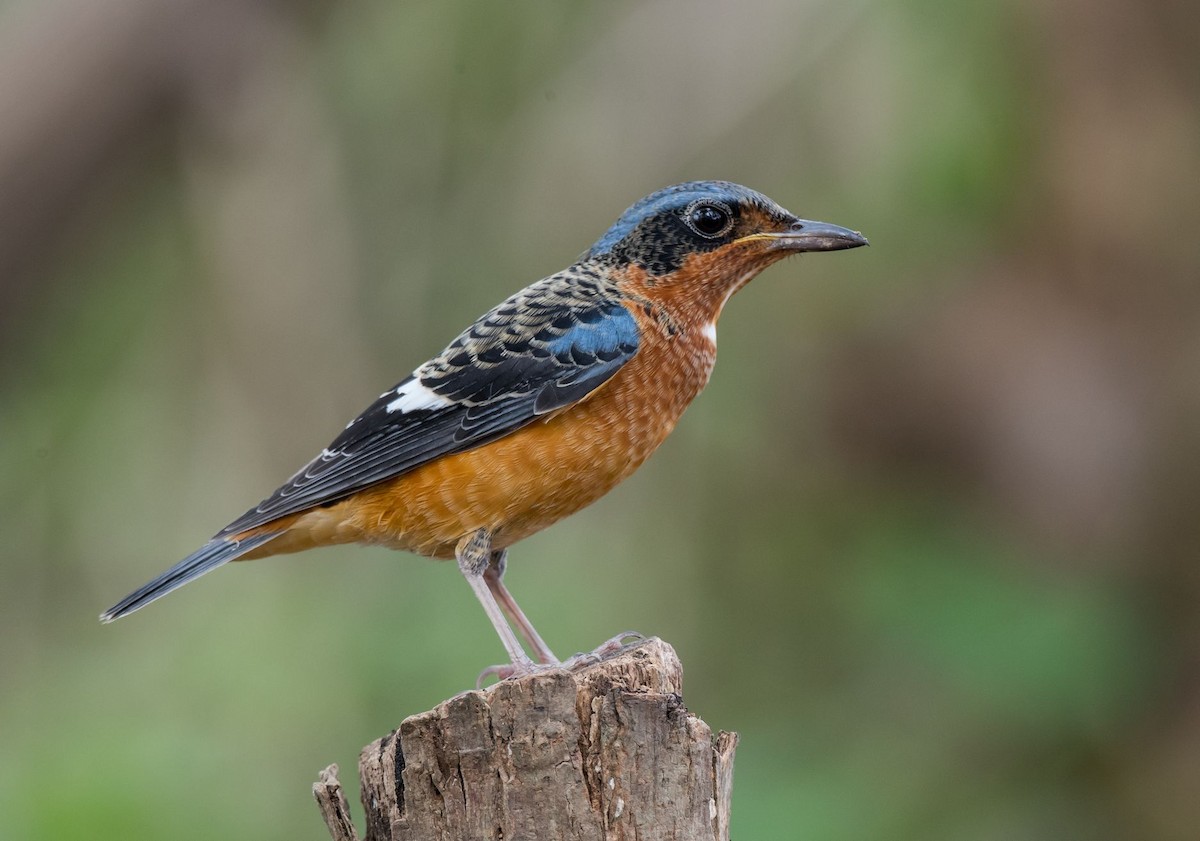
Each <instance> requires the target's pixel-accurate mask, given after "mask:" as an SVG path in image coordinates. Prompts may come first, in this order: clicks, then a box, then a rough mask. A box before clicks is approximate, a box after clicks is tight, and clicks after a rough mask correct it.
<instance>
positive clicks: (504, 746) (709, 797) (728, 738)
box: [313, 639, 737, 841]
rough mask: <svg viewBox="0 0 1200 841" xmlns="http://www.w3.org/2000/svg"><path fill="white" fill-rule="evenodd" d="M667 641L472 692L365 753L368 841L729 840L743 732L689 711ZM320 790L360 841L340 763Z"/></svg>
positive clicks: (347, 835)
mask: <svg viewBox="0 0 1200 841" xmlns="http://www.w3.org/2000/svg"><path fill="white" fill-rule="evenodd" d="M682 688H683V668H682V666H681V665H680V663H679V658H678V657H676V655H675V651H674V649H672V648H671V646H669V645H667V644H666V643H665V642H663V641H662V640H659V639H648V640H644V641H642V642H640V643H637V644H635V645H632V646H627V647H626V648H624V649H622V650H621V651H620V652H618V653H617V654H615V655H613V656H611V657H609V658H606V659H604V660H602V661H599V662H595V663H590V664H587V665H585V666H582V667H579V668H576V669H575V670H573V671H564V670H561V669H555V670H551V671H546V672H541V673H538V674H533V675H527V676H525V677H520V678H516V679H513V680H506V681H502V682H501V683H498V684H496V685H495V686H491V687H489V688H487V689H485V690H483V691H477V692H464V693H462V694H461V695H457V696H455V697H454V698H451V699H449V700H448V701H443V702H442V703H441V704H439V705H438V706H437V707H435V708H434V709H432V710H430V711H429V712H425V713H421V714H419V715H414V716H412V717H410V718H408V719H405V720H404V722H403V723H401V725H400V727H399V729H398V730H394V731H392V732H391V733H389V734H388V735H386V736H384V737H383V738H381V739H379V740H377V741H375V742H372V743H371V744H369V745H367V746H366V747H365V748H363V750H362V753H361V754H360V756H359V763H358V767H359V776H360V779H361V781H362V802H363V808H364V809H365V810H366V814H367V822H366V828H367V834H366V841H434V839H436V841H476V840H478V841H538V839H548V840H549V839H553V841H585V839H586V841H618V839H630V841H632V840H633V839H637V840H638V841H727V839H728V838H729V809H730V797H731V795H732V790H733V753H734V748H735V747H736V745H737V734H735V733H724V732H722V733H719V734H717V735H716V736H715V737H714V735H713V732H712V730H711V729H710V728H709V726H708V725H707V724H705V723H704V722H703V721H701V720H700V719H699V718H697V717H696V716H694V715H692V714H691V713H689V712H688V711H687V709H686V708H685V707H684V706H683V698H682V697H681V694H680V693H681V692H682ZM313 794H314V795H315V797H316V799H317V803H318V805H319V806H320V809H321V814H322V816H323V817H324V818H325V823H326V825H327V826H328V827H329V832H330V834H331V835H332V836H333V839H334V841H358V834H357V833H356V831H355V829H354V825H353V823H352V822H351V820H350V808H349V804H348V803H347V801H346V796H345V794H344V793H343V791H342V787H341V784H340V783H339V782H338V780H337V766H336V765H331V766H329V768H326V769H325V771H323V772H322V773H321V779H320V781H319V782H317V783H316V784H314V786H313Z"/></svg>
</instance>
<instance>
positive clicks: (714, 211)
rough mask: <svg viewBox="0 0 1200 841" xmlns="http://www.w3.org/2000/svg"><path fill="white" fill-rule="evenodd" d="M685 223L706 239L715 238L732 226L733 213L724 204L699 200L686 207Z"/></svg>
mask: <svg viewBox="0 0 1200 841" xmlns="http://www.w3.org/2000/svg"><path fill="white" fill-rule="evenodd" d="M684 218H685V219H686V220H687V225H688V227H689V228H691V229H692V230H693V231H695V232H696V233H698V234H699V235H700V236H702V237H704V238H706V239H716V238H717V237H719V236H721V235H722V234H724V233H728V231H729V229H730V228H731V227H732V226H733V214H732V213H730V212H729V208H727V207H725V206H724V205H720V204H715V203H713V202H700V203H698V204H694V205H692V206H691V207H689V208H688V211H687V214H686V215H685V216H684Z"/></svg>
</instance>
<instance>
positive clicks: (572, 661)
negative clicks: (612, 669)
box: [562, 631, 646, 672]
mask: <svg viewBox="0 0 1200 841" xmlns="http://www.w3.org/2000/svg"><path fill="white" fill-rule="evenodd" d="M645 638H646V635H645V634H642V633H638V632H637V631H622V632H621V633H619V634H617V635H616V636H615V637H613V638H612V639H608V640H605V641H604V642H602V643H600V645H598V646H596V648H594V649H593V650H592V651H581V652H580V653H578V654H576V655H575V656H574V657H569V658H567V659H566V660H564V661H563V663H562V668H564V669H566V670H567V671H569V672H571V671H574V670H576V669H581V668H583V667H584V666H594V665H595V664H597V663H600V662H603V661H604V660H607V659H608V658H609V657H612V656H613V655H614V654H618V653H620V652H621V651H624V650H625V649H626V648H627V647H628V646H630V645H635V644H637V643H639V642H641V641H642V640H644V639H645ZM626 640H628V642H626Z"/></svg>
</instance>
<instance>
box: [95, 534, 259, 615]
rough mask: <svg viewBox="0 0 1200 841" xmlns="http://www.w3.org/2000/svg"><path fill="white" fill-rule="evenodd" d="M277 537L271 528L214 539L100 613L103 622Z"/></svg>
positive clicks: (137, 608)
mask: <svg viewBox="0 0 1200 841" xmlns="http://www.w3.org/2000/svg"><path fill="white" fill-rule="evenodd" d="M278 536H279V532H277V531H270V532H265V533H262V534H255V535H251V536H250V537H243V538H242V539H241V540H227V539H225V538H220V537H218V538H214V539H212V540H210V541H209V542H208V543H206V544H204V545H203V546H201V547H200V548H199V549H197V550H196V551H195V552H193V553H192V554H190V555H188V556H187V557H186V558H184V559H183V560H182V561H180V562H179V563H177V564H175V566H173V567H171V568H170V569H169V570H167V571H166V572H164V573H163V574H162V575H160V576H158V578H155V579H154V580H153V581H151V582H149V583H147V584H143V585H142V586H141V587H139V588H138V589H136V590H134V591H133V592H132V593H130V594H129V595H128V596H126V597H125V598H123V599H121V600H120V601H119V602H117V603H116V604H115V605H113V606H112V607H110V608H109V609H108V610H106V611H104V612H103V613H101V614H100V621H101V622H112V621H113V620H114V619H120V618H121V617H122V616H127V615H129V614H130V613H133V612H134V611H135V610H141V609H142V608H143V607H145V606H146V605H148V604H150V602H152V601H154V600H155V599H161V598H162V597H163V596H165V595H166V594H167V593H169V592H171V591H172V590H176V589H178V588H180V587H182V586H183V585H184V584H187V583H188V582H189V581H191V580H192V579H194V578H199V577H200V576H202V575H204V573H206V572H208V571H209V570H213V569H216V568H217V567H219V566H220V565H221V564H223V563H225V562H226V561H232V560H234V559H236V558H238V557H240V556H242V555H244V554H246V553H247V552H249V551H250V550H251V549H255V548H257V547H259V546H262V545H263V544H264V543H266V542H267V541H269V540H271V539H273V538H275V537H278Z"/></svg>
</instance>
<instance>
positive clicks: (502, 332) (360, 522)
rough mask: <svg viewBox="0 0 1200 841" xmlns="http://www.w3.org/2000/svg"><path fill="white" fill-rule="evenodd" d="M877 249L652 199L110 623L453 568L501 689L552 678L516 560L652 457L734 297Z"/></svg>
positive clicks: (831, 233) (858, 238) (740, 203)
mask: <svg viewBox="0 0 1200 841" xmlns="http://www.w3.org/2000/svg"><path fill="white" fill-rule="evenodd" d="M867 244H868V242H867V240H866V238H865V237H863V235H862V234H861V233H859V232H858V231H854V230H850V229H848V228H843V227H840V226H838V225H832V224H828V223H824V222H815V221H810V220H806V219H801V218H798V217H797V216H795V215H793V214H792V213H790V212H788V211H787V210H785V209H784V208H783V207H781V206H780V205H779V204H777V203H776V202H774V201H773V200H771V199H769V198H767V197H766V196H765V195H763V194H762V193H759V192H756V191H754V190H752V189H750V188H748V187H743V186H741V185H739V184H734V183H731V182H728V181H689V182H686V183H682V184H676V185H673V186H670V187H666V188H664V189H660V190H658V191H656V192H653V193H651V194H649V195H647V196H645V197H644V198H642V199H640V200H638V201H637V202H635V203H634V204H633V205H631V206H630V207H629V208H628V209H627V210H625V212H624V213H622V214H621V215H620V217H619V218H618V219H617V221H616V222H615V223H614V224H613V225H612V227H610V228H609V229H608V231H607V232H605V234H604V235H603V236H602V237H600V239H599V240H597V241H596V243H595V244H594V245H592V247H591V248H589V249H588V250H587V251H586V252H584V253H583V254H582V256H580V257H579V258H578V259H577V260H576V261H575V262H574V263H573V264H572V265H570V266H569V267H567V268H566V269H563V270H562V271H559V272H557V273H555V274H552V275H550V276H548V277H545V278H543V279H541V280H538V281H536V282H535V283H533V284H531V285H529V286H527V287H525V288H524V289H522V290H520V291H519V292H517V293H515V294H513V295H512V296H511V297H509V298H508V299H506V300H505V301H503V302H502V303H500V304H499V305H498V306H496V307H494V308H493V309H491V310H489V311H488V312H486V313H484V314H483V315H482V316H480V317H479V318H478V319H477V320H476V321H475V322H474V323H473V324H471V325H470V326H469V327H468V328H467V329H466V330H464V331H463V332H462V333H461V334H459V335H458V336H457V337H456V338H455V339H454V340H453V341H451V342H450V344H449V345H448V346H447V347H446V348H445V350H443V351H442V352H441V353H439V354H438V355H436V356H434V357H433V358H432V359H430V360H428V361H427V362H425V363H424V364H422V365H420V366H418V367H417V368H416V369H415V370H414V371H413V372H412V373H411V374H409V375H408V376H407V377H405V378H404V379H402V380H401V381H400V382H399V383H397V384H396V385H395V386H393V387H392V388H390V389H388V390H387V391H385V392H383V394H381V395H380V396H379V398H378V399H377V400H376V401H375V402H374V403H372V404H371V405H370V406H369V407H368V408H367V409H366V410H365V411H364V412H362V413H361V414H360V415H358V416H357V417H356V418H354V419H353V420H352V421H350V423H349V424H348V425H347V426H346V427H345V429H343V430H342V432H341V433H340V434H339V435H338V436H337V437H336V438H335V439H334V440H333V442H332V443H331V444H330V445H329V446H328V447H326V448H325V449H324V450H322V451H321V453H320V454H319V455H318V456H317V457H316V458H314V459H312V460H311V461H310V462H308V463H307V464H306V465H305V466H304V467H302V468H301V469H300V470H299V471H297V472H296V473H295V474H294V475H293V476H292V477H291V478H290V479H288V480H287V481H286V482H285V483H284V484H282V485H281V486H280V487H279V488H277V489H276V490H275V491H274V492H273V493H272V494H271V495H270V496H268V497H267V498H266V499H264V500H263V501H262V502H260V503H259V504H258V505H256V506H255V507H253V508H251V509H250V510H248V511H247V512H246V513H245V514H243V515H242V516H240V517H238V518H237V519H236V520H234V521H233V522H231V523H229V524H228V525H227V526H225V527H224V528H223V529H221V530H220V531H219V532H217V533H216V534H215V535H214V536H213V537H212V539H211V540H209V541H208V542H207V543H205V544H204V545H203V546H201V547H200V548H199V549H197V550H196V551H195V552H193V553H192V554H190V555H188V556H187V557H186V558H184V559H183V560H181V561H179V562H178V563H177V564H175V565H174V566H172V567H171V568H170V569H168V570H166V571H165V572H163V573H162V574H161V575H159V576H158V577H156V578H154V579H153V580H151V581H150V582H148V583H147V584H145V585H143V586H142V587H140V588H138V589H137V590H135V591H134V592H132V593H130V594H129V595H128V596H126V597H125V598H123V599H121V600H120V601H119V602H117V603H116V604H115V605H113V606H112V607H111V608H109V609H108V610H107V611H105V612H104V613H103V614H101V616H100V619H101V621H102V622H111V621H113V620H116V619H119V618H121V617H123V616H127V615H128V614H130V613H133V612H134V611H136V610H140V609H141V608H143V607H145V606H146V605H148V604H150V603H151V602H153V601H155V600H157V599H159V598H161V597H162V596H165V595H166V594H167V593H170V592H172V591H173V590H175V589H177V588H179V587H181V586H183V585H184V584H186V583H188V582H190V581H192V580H194V579H196V578H198V577H200V576H201V575H204V574H205V573H207V572H210V571H211V570H213V569H216V568H217V567H219V566H222V565H223V564H225V563H227V562H229V561H234V560H251V559H255V558H264V557H268V556H271V555H279V554H283V553H291V552H298V551H301V550H304V549H310V548H314V547H320V546H331V545H336V544H346V543H359V544H367V545H380V546H386V547H389V548H392V549H398V550H405V551H408V552H411V553H415V554H417V555H421V556H425V557H428V558H434V559H442V560H450V559H454V560H455V561H457V564H458V567H459V570H460V571H461V572H462V574H463V576H464V578H465V579H466V580H467V582H468V583H469V584H470V586H471V589H472V590H473V592H474V594H475V596H476V597H477V598H478V600H479V602H480V603H481V604H482V606H483V608H484V611H485V613H486V614H487V617H488V619H489V620H490V622H491V624H492V625H493V627H494V628H495V630H496V632H497V634H498V635H499V637H500V641H501V642H502V643H503V645H504V648H505V651H506V653H507V655H508V658H509V661H510V663H509V664H508V665H506V666H497V667H493V668H494V669H496V670H497V672H496V673H497V674H498V675H499V676H501V677H511V676H514V675H520V674H526V673H529V672H532V671H534V670H536V669H539V668H547V667H552V666H555V665H558V664H559V663H560V661H559V660H558V659H557V658H556V657H555V656H554V653H553V652H552V651H551V649H550V648H549V647H548V646H547V644H546V642H545V641H544V640H543V639H542V637H541V636H540V635H539V634H538V633H537V631H536V629H535V628H534V627H533V625H532V623H531V622H530V621H529V619H528V618H527V617H526V615H525V614H524V612H523V611H522V610H521V608H520V607H519V606H518V605H517V602H516V600H515V599H514V598H513V597H512V594H511V593H510V592H509V591H508V588H507V587H506V586H505V584H504V580H503V579H504V572H505V569H506V568H507V563H508V550H509V547H511V546H512V545H513V544H515V543H516V542H518V541H520V540H521V539H523V538H525V537H528V536H530V535H532V534H534V533H535V532H538V531H541V530H542V529H544V528H546V527H548V526H550V525H552V524H554V523H555V522H557V521H559V520H560V519H562V518H564V517H566V516H568V515H570V514H573V513H575V512H577V511H579V510H580V509H582V508H584V507H586V506H587V505H589V504H591V503H592V502H594V501H595V500H597V499H598V498H599V497H601V496H603V495H604V494H606V493H607V492H608V491H610V490H611V489H613V488H614V487H615V486H616V485H618V484H619V483H620V482H621V481H622V480H624V479H625V478H627V477H628V476H629V475H630V474H632V473H633V472H634V471H635V470H636V469H637V468H638V467H640V466H641V465H642V463H643V462H644V461H645V460H646V459H647V458H648V457H649V456H650V455H651V453H653V452H654V450H655V449H657V447H658V446H659V445H660V444H661V443H662V442H663V440H664V439H665V438H666V437H667V435H669V434H670V432H671V431H672V430H673V429H674V427H675V425H676V422H677V421H678V420H679V418H680V416H681V415H682V414H683V412H684V410H685V409H686V408H687V407H688V405H689V404H690V403H691V402H692V401H693V400H694V399H695V398H696V396H697V395H698V394H699V393H700V391H701V390H702V389H703V388H704V387H705V385H706V384H707V383H708V381H709V377H710V375H711V373H712V371H713V366H714V364H715V362H716V353H717V342H716V338H717V333H716V327H717V320H718V318H719V317H720V315H721V311H722V309H723V308H724V306H725V304H726V302H727V301H728V300H729V298H730V297H731V296H732V295H733V294H734V293H735V292H737V291H738V290H740V289H741V288H742V287H744V286H745V285H746V284H747V283H749V282H750V280H751V279H753V278H754V277H755V276H756V275H757V274H759V272H761V271H762V270H763V269H765V268H767V267H768V266H770V265H771V264H773V263H775V262H777V261H779V260H781V259H783V258H785V257H788V256H790V255H794V254H800V253H804V252H812V251H836V250H841V249H848V248H856V247H859V246H863V245H867ZM517 634H520V638H518V636H517ZM623 636H624V635H623ZM615 639H618V640H619V639H620V637H618V638H615ZM522 641H523V643H524V645H523V643H522ZM611 642H612V641H610V643H611ZM525 646H528V651H527V650H526V648H525ZM531 654H532V657H531V656H530V655H531Z"/></svg>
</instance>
